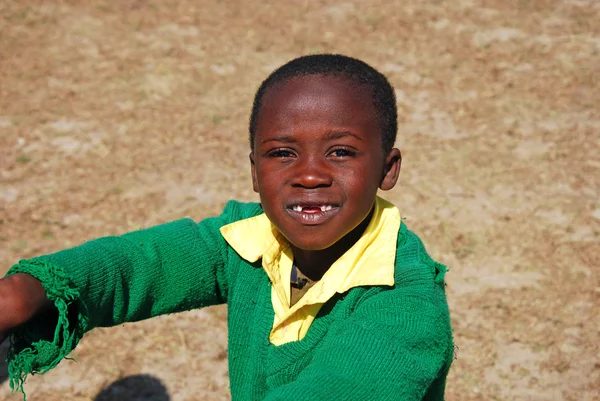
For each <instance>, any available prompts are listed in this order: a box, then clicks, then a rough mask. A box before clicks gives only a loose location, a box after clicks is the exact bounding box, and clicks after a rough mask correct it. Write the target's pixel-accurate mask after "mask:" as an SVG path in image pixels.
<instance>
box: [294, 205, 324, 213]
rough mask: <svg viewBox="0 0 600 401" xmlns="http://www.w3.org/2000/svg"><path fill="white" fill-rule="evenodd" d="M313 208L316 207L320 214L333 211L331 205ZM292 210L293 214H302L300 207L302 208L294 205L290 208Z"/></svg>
mask: <svg viewBox="0 0 600 401" xmlns="http://www.w3.org/2000/svg"><path fill="white" fill-rule="evenodd" d="M313 207H318V208H320V209H321V211H322V212H327V211H329V210H331V209H333V206H331V205H323V206H313ZM292 210H293V211H294V212H302V210H303V207H302V206H300V205H295V206H292Z"/></svg>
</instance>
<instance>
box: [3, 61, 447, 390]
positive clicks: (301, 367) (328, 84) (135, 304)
mask: <svg viewBox="0 0 600 401" xmlns="http://www.w3.org/2000/svg"><path fill="white" fill-rule="evenodd" d="M396 118H397V116H396V104H395V98H394V92H393V89H392V87H391V86H390V84H389V83H388V81H387V80H386V78H385V77H384V76H383V75H382V74H380V73H379V72H377V71H376V70H374V69H373V68H372V67H370V66H368V65H367V64H365V63H363V62H362V61H359V60H356V59H352V58H349V57H345V56H340V55H312V56H305V57H300V58H298V59H295V60H292V61H291V62H289V63H287V64H285V65H284V66H282V67H281V68H279V69H278V70H276V71H275V72H274V73H272V74H271V75H270V76H269V77H268V78H267V79H266V80H265V81H264V82H263V83H262V85H261V86H260V88H259V89H258V91H257V93H256V96H255V99H254V104H253V108H252V114H251V118H250V145H251V152H250V164H251V170H252V182H253V186H254V190H255V191H256V192H258V193H259V195H260V200H261V203H260V204H242V203H239V202H235V201H231V202H229V203H228V204H227V206H226V207H225V209H224V211H223V213H222V214H221V215H220V216H219V217H214V218H209V219H205V220H203V221H201V222H200V223H195V222H193V221H191V220H189V219H185V220H180V221H176V222H172V223H168V224H164V225H160V226H157V227H154V228H150V229H147V230H141V231H138V232H133V233H129V234H126V235H123V236H121V237H108V238H102V239H98V240H95V241H91V242H88V243H86V244H83V245H81V246H79V247H76V248H73V249H70V250H65V251H62V252H59V253H56V254H53V255H48V256H42V257H39V258H34V259H31V260H26V261H21V262H20V263H19V264H17V265H15V266H13V267H12V269H11V270H10V271H9V273H8V278H6V279H4V280H2V281H0V311H2V313H3V314H6V316H2V317H0V335H2V334H3V333H4V335H6V333H8V331H9V330H12V329H14V328H15V327H18V329H17V330H16V331H14V332H13V335H12V336H11V352H9V358H8V359H9V362H10V365H9V370H10V375H11V386H15V387H18V388H22V385H23V382H24V380H25V378H26V375H27V374H28V373H33V372H45V371H47V370H48V369H50V368H52V367H54V366H56V364H58V362H59V361H60V360H61V359H62V358H64V357H65V356H66V355H67V354H68V353H69V352H70V351H71V350H72V349H73V348H74V347H75V346H76V345H77V343H78V341H79V340H80V339H81V337H82V336H83V334H84V333H85V332H87V331H89V330H91V329H92V328H94V327H99V326H113V325H117V324H121V323H123V322H131V321H137V320H141V319H145V318H149V317H152V316H157V315H159V314H164V313H173V312H179V311H183V310H189V309H193V308H199V307H203V306H207V305H214V304H219V303H227V304H228V324H229V341H228V354H229V368H230V383H231V393H232V399H233V400H269V401H271V400H288V399H294V400H330V399H340V400H443V396H444V386H445V379H446V375H447V372H448V369H449V367H450V363H451V360H452V356H453V345H452V335H451V330H450V323H449V314H448V308H447V303H446V298H445V294H444V281H443V277H444V273H445V268H444V267H443V266H442V265H440V264H438V263H436V262H434V261H433V260H432V259H431V258H430V257H429V256H428V255H427V253H426V252H425V249H424V247H423V245H422V243H421V242H420V240H419V239H418V238H417V237H416V235H414V234H413V233H411V232H410V231H409V230H408V229H407V228H406V226H405V225H404V224H402V223H401V219H400V214H399V212H398V210H397V209H396V208H395V207H394V206H393V205H391V204H389V203H388V202H386V201H384V200H383V199H381V198H379V197H378V196H377V190H378V188H380V189H382V190H389V189H392V188H393V187H394V185H395V184H396V181H397V178H398V173H399V172H400V164H401V156H400V151H399V150H398V149H396V148H394V147H393V144H394V141H395V137H396V130H397V123H396ZM9 308H10V309H9ZM52 311H53V312H54V313H55V314H56V312H58V320H56V315H55V317H54V322H53V323H51V320H50V319H51V318H50V314H51V312H52ZM57 321H58V323H56V322H57ZM43 328H47V329H49V330H46V332H44V330H43ZM0 339H1V338H0ZM38 340H39V341H38ZM36 341H37V342H36Z"/></svg>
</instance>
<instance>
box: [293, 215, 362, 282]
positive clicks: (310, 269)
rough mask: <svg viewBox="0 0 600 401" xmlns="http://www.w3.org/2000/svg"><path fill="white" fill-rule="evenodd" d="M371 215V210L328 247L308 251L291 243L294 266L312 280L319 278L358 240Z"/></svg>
mask: <svg viewBox="0 0 600 401" xmlns="http://www.w3.org/2000/svg"><path fill="white" fill-rule="evenodd" d="M372 216H373V210H371V212H370V213H369V215H368V216H367V217H366V218H365V219H364V220H363V221H362V222H361V223H360V224H359V225H358V226H357V227H356V228H355V229H353V230H352V231H350V232H349V233H348V234H346V235H345V236H344V237H343V238H342V239H340V240H339V241H337V242H336V243H335V244H333V245H332V246H330V247H329V248H326V249H322V250H319V251H308V250H305V249H300V248H297V247H296V246H294V245H293V244H292V252H293V253H294V263H295V264H296V267H297V268H298V269H300V271H302V273H303V274H304V275H305V276H306V277H308V278H309V279H311V280H312V281H318V280H320V279H321V277H323V275H324V274H325V273H326V272H327V270H329V268H330V267H331V265H332V264H333V263H335V261H336V260H338V259H339V258H340V257H341V256H342V255H343V254H345V253H346V251H348V249H350V248H351V247H352V246H353V245H354V244H355V243H356V241H358V240H359V238H360V237H361V236H362V234H363V233H364V232H365V230H366V229H367V226H368V225H369V222H370V221H371V217H372Z"/></svg>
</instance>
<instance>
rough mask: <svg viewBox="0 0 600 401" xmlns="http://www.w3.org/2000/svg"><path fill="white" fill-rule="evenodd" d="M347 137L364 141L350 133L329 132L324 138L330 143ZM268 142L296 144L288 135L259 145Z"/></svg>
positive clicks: (265, 141)
mask: <svg viewBox="0 0 600 401" xmlns="http://www.w3.org/2000/svg"><path fill="white" fill-rule="evenodd" d="M347 136H352V137H354V138H356V139H358V140H359V141H361V142H364V139H362V138H361V137H359V136H358V135H356V134H353V133H352V132H350V131H329V132H328V133H327V136H326V137H325V139H327V140H328V141H330V140H332V139H341V138H345V137H347ZM268 142H282V143H296V142H298V140H297V139H296V138H294V137H292V136H289V135H282V136H276V137H273V138H268V139H265V140H263V141H261V144H264V143H268Z"/></svg>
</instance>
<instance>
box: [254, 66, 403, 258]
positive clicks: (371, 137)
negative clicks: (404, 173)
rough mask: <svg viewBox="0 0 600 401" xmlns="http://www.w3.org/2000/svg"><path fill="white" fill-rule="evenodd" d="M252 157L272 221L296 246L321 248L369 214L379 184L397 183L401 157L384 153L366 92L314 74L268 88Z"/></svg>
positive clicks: (257, 183) (257, 188)
mask: <svg viewBox="0 0 600 401" xmlns="http://www.w3.org/2000/svg"><path fill="white" fill-rule="evenodd" d="M250 160H251V165H252V181H253V185H254V190H255V191H256V192H258V193H259V194H260V199H261V203H262V207H263V209H264V211H265V213H266V215H267V216H268V217H269V219H270V220H271V222H272V223H273V224H274V225H275V226H276V227H277V228H278V229H279V231H281V233H282V234H283V235H284V236H285V237H286V238H287V239H288V241H290V242H291V243H292V244H293V245H294V246H296V247H297V248H300V249H303V250H323V249H326V248H329V247H330V246H332V245H333V244H335V243H336V242H338V241H339V240H340V239H342V238H343V237H344V236H345V235H347V234H348V233H350V232H351V231H352V230H353V229H354V228H356V227H357V226H358V225H359V224H360V223H361V222H362V221H363V220H364V219H365V218H366V217H367V216H368V215H369V213H370V211H371V209H372V207H373V204H374V201H375V197H376V194H377V189H378V188H381V189H384V190H389V189H391V188H392V187H393V186H394V185H395V184H396V180H397V178H398V173H399V171H400V160H401V158H400V151H399V150H398V149H393V150H392V151H391V152H390V153H389V154H387V155H386V154H384V152H383V150H382V138H381V130H380V124H379V118H378V116H377V114H376V113H375V108H374V106H373V102H372V99H371V96H370V93H369V90H368V89H366V88H364V87H362V86H357V85H356V84H354V83H352V82H351V81H349V80H348V79H344V78H339V77H331V76H319V75H309V76H304V77H296V78H291V79H288V80H286V81H284V82H282V83H279V84H276V85H275V86H274V87H271V88H270V89H269V90H268V91H267V92H266V93H265V95H264V97H263V101H262V107H261V110H260V114H259V117H258V121H257V125H256V135H255V138H254V146H253V150H252V152H251V153H250Z"/></svg>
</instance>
